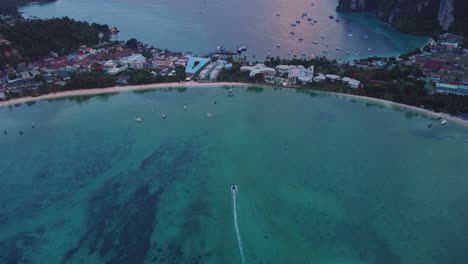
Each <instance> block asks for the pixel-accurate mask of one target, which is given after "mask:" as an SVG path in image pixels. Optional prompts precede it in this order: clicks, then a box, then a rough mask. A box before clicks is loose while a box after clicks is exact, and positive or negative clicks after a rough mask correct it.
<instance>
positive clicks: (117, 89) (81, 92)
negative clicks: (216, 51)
mask: <svg viewBox="0 0 468 264" xmlns="http://www.w3.org/2000/svg"><path fill="white" fill-rule="evenodd" d="M249 85H251V84H248V83H235V82H232V83H230V82H213V83H210V82H207V83H202V82H180V83H178V82H174V83H155V84H142V85H129V86H114V87H104V88H91V89H78V90H69V91H63V92H55V93H49V94H44V95H40V96H36V97H33V96H28V97H21V98H15V99H11V100H8V101H1V102H0V107H5V106H10V105H16V104H23V103H29V102H37V101H44V100H50V99H57V98H64V97H78V96H89V95H101V94H110V93H125V92H131V91H141V90H154V89H165V88H185V87H186V88H195V87H218V86H249Z"/></svg>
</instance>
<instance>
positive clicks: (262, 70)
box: [240, 63, 276, 77]
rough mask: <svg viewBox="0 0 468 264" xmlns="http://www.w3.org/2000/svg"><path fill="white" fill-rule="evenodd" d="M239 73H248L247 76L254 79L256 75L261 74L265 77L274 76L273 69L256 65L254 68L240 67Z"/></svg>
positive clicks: (263, 65)
mask: <svg viewBox="0 0 468 264" xmlns="http://www.w3.org/2000/svg"><path fill="white" fill-rule="evenodd" d="M240 70H241V72H250V73H249V76H250V77H254V76H255V75H257V74H263V75H265V76H274V75H275V73H276V70H275V69H273V68H269V67H266V66H265V64H260V63H258V64H256V65H254V66H242V67H241V68H240Z"/></svg>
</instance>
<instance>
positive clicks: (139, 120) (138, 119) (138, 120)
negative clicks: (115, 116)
mask: <svg viewBox="0 0 468 264" xmlns="http://www.w3.org/2000/svg"><path fill="white" fill-rule="evenodd" d="M135 121H136V122H138V123H140V122H141V121H143V120H142V119H141V118H139V117H137V118H135Z"/></svg>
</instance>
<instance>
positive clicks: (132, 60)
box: [120, 54, 146, 69]
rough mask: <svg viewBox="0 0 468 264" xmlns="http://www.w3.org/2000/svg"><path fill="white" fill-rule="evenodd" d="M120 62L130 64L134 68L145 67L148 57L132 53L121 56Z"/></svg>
mask: <svg viewBox="0 0 468 264" xmlns="http://www.w3.org/2000/svg"><path fill="white" fill-rule="evenodd" d="M120 63H122V64H124V65H129V66H130V67H131V68H134V69H143V66H144V64H145V63H146V58H145V56H143V55H141V54H132V55H130V56H127V57H124V58H121V59H120Z"/></svg>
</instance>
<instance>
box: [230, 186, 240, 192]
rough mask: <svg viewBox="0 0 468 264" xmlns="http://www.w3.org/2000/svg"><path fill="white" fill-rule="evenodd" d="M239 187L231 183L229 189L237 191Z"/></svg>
mask: <svg viewBox="0 0 468 264" xmlns="http://www.w3.org/2000/svg"><path fill="white" fill-rule="evenodd" d="M238 190H239V189H238V188H237V185H235V184H233V185H231V191H236V192H237V191H238Z"/></svg>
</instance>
